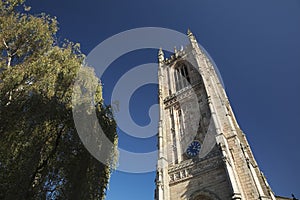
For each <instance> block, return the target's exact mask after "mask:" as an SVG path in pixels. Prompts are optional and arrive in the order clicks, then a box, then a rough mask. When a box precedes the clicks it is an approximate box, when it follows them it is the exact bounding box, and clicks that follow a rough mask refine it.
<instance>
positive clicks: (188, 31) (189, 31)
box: [187, 28, 193, 37]
mask: <svg viewBox="0 0 300 200" xmlns="http://www.w3.org/2000/svg"><path fill="white" fill-rule="evenodd" d="M187 35H188V36H189V37H191V36H193V33H192V31H191V30H190V29H189V28H188V30H187Z"/></svg>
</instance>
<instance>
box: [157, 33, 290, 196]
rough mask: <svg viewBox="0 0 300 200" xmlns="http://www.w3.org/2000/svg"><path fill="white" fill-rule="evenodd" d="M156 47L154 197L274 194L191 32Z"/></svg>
mask: <svg viewBox="0 0 300 200" xmlns="http://www.w3.org/2000/svg"><path fill="white" fill-rule="evenodd" d="M188 38H189V41H190V44H189V45H188V46H187V47H185V48H184V49H181V50H175V53H174V54H173V55H172V56H171V57H170V58H164V53H163V51H162V50H161V49H160V50H159V54H158V61H159V64H158V65H159V67H158V68H159V69H158V80H159V107H160V109H159V112H160V120H159V132H158V150H159V155H158V163H157V175H156V190H155V200H230V199H236V200H237V199H242V200H259V199H260V200H276V199H289V198H283V197H276V196H275V195H274V193H273V191H272V190H271V188H270V186H269V185H268V182H267V180H266V178H265V177H264V175H263V174H262V172H261V171H260V169H259V167H258V165H257V163H256V161H255V159H254V157H253V154H252V151H251V149H250V146H249V143H248V142H247V139H246V137H245V135H244V133H243V132H242V130H241V129H240V127H239V125H238V123H237V120H236V118H235V116H234V114H233V111H232V108H231V106H230V103H229V100H228V97H227V95H226V93H225V90H224V87H223V85H222V83H221V81H220V79H219V77H218V75H217V73H216V70H215V67H214V64H213V62H212V60H211V59H210V58H209V57H208V55H207V54H206V53H205V52H204V49H202V48H201V47H200V46H199V45H198V43H197V41H196V38H195V36H194V35H193V34H192V33H191V32H190V31H188Z"/></svg>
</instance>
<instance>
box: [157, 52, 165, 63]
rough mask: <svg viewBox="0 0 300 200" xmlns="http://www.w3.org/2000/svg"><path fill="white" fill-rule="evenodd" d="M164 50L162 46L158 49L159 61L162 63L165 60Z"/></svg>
mask: <svg viewBox="0 0 300 200" xmlns="http://www.w3.org/2000/svg"><path fill="white" fill-rule="evenodd" d="M164 59H165V58H164V52H163V50H162V48H159V51H158V61H159V62H160V63H161V62H163V61H164Z"/></svg>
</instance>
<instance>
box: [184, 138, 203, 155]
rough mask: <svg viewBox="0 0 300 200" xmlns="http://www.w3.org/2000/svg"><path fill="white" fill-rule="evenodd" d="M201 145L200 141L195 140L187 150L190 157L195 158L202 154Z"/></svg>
mask: <svg viewBox="0 0 300 200" xmlns="http://www.w3.org/2000/svg"><path fill="white" fill-rule="evenodd" d="M200 148H201V144H200V142H199V141H198V140H194V141H193V142H192V143H191V144H190V145H189V146H188V148H187V150H186V154H187V155H188V156H189V157H194V156H196V155H198V153H199V152H200Z"/></svg>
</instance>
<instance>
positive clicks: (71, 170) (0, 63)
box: [0, 0, 117, 199]
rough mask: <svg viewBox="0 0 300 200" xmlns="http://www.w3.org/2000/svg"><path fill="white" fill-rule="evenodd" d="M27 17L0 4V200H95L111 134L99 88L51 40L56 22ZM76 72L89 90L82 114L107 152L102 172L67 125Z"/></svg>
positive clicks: (69, 49) (106, 169) (66, 45)
mask: <svg viewBox="0 0 300 200" xmlns="http://www.w3.org/2000/svg"><path fill="white" fill-rule="evenodd" d="M22 9H23V11H21V10H22ZM27 10H28V7H26V6H25V4H24V1H23V0H2V1H0V52H1V55H0V97H1V98H0V199H103V198H104V196H105V191H106V187H107V184H108V181H109V176H110V173H111V170H112V168H113V166H114V164H115V162H116V158H117V154H116V146H117V134H116V124H115V121H114V120H113V116H112V113H111V110H110V107H105V106H104V105H103V100H102V86H101V84H100V82H99V81H98V80H97V78H96V77H95V74H94V72H93V70H92V69H91V68H89V67H82V63H83V61H84V55H83V54H82V53H81V52H80V48H79V45H78V44H74V43H72V42H69V41H64V42H59V41H57V40H56V39H55V35H56V34H57V30H58V28H57V21H56V19H55V18H52V17H50V16H48V15H46V14H40V15H31V14H29V13H28V12H26V11H27ZM20 11H21V12H20ZM79 70H81V72H84V73H85V76H86V77H88V78H89V79H88V80H93V81H94V82H93V84H95V83H96V88H97V89H96V91H95V92H94V93H93V101H92V102H90V105H91V106H90V108H89V109H92V110H94V111H95V112H96V114H97V123H100V124H101V127H102V128H103V130H104V133H105V135H106V136H107V137H108V138H109V140H110V141H111V142H112V143H113V144H114V146H113V148H111V149H110V151H109V152H108V153H107V155H106V156H107V158H108V163H107V165H105V164H102V163H100V162H99V161H98V160H96V159H95V158H94V157H93V156H91V155H90V154H89V152H88V151H87V150H86V148H85V147H84V145H83V144H82V142H81V140H80V138H79V136H78V134H77V131H76V127H75V124H74V121H73V115H72V109H73V108H74V105H73V104H72V93H73V87H74V82H75V78H76V77H77V74H78V72H79ZM86 80H87V79H85V81H86ZM88 84H91V83H90V82H89V81H86V82H85V84H83V85H81V87H82V88H81V89H82V91H86V90H88V89H89V85H88ZM77 92H78V91H77ZM79 93H80V91H79ZM77 96H78V94H77ZM79 96H80V95H79ZM81 96H82V95H81ZM81 112H87V114H89V110H81ZM99 150H101V145H99Z"/></svg>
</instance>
